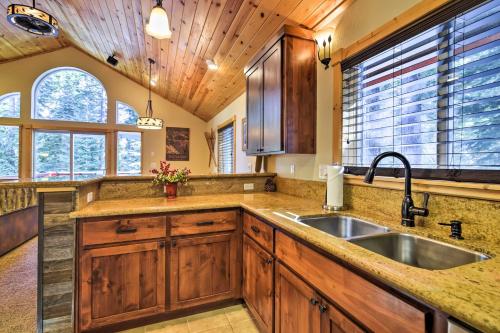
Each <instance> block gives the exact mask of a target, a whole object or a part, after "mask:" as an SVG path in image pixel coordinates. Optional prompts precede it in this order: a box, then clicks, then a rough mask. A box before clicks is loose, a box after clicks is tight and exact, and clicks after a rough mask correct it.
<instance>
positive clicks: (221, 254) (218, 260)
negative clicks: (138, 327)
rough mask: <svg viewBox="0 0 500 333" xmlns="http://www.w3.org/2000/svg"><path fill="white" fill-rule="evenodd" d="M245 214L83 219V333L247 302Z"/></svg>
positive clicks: (80, 308)
mask: <svg viewBox="0 0 500 333" xmlns="http://www.w3.org/2000/svg"><path fill="white" fill-rule="evenodd" d="M239 220H240V212H239V210H224V211H203V212H188V213H179V214H174V215H163V216H154V215H145V216H123V217H112V218H89V219H80V220H79V221H78V229H77V233H78V245H79V246H78V270H77V275H78V296H77V300H76V302H77V303H76V304H77V305H76V308H77V310H78V321H77V322H78V327H77V328H78V331H88V330H94V329H101V331H102V329H106V331H109V332H112V331H116V330H117V329H116V328H117V327H118V326H117V325H121V324H123V323H124V322H126V321H129V320H148V318H152V317H155V318H162V315H169V314H173V313H175V311H176V310H181V309H187V308H191V307H199V306H201V305H208V304H211V303H215V302H219V301H224V300H233V299H234V300H235V299H240V298H241V262H242V260H241V256H242V254H241V251H242V250H241V242H242V232H241V229H242V226H241V222H240V221H239Z"/></svg>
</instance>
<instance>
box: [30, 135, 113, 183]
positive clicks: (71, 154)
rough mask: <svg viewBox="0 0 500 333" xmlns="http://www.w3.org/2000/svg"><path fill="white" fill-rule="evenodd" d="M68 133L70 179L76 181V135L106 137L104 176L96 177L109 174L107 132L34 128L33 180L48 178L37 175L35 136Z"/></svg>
mask: <svg viewBox="0 0 500 333" xmlns="http://www.w3.org/2000/svg"><path fill="white" fill-rule="evenodd" d="M37 132H38V133H67V134H69V136H70V139H69V175H68V177H69V178H70V179H75V175H74V140H73V137H74V135H75V134H76V135H78V134H87V135H102V136H103V137H104V153H105V156H104V163H105V165H104V175H101V176H99V175H96V176H95V177H104V176H106V175H108V174H109V166H110V157H109V136H108V135H107V133H106V131H96V130H86V129H83V128H82V129H64V128H54V129H51V128H33V132H32V135H31V174H32V177H33V178H46V177H43V176H37V175H36V174H35V170H36V169H35V162H36V159H35V153H36V143H35V136H36V133H37Z"/></svg>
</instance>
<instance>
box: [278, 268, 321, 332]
mask: <svg viewBox="0 0 500 333" xmlns="http://www.w3.org/2000/svg"><path fill="white" fill-rule="evenodd" d="M275 286H276V287H275V288H276V290H275V293H276V296H275V300H276V301H275V332H276V333H288V332H301V333H319V332H320V328H321V313H320V311H319V309H318V304H319V300H318V296H317V294H316V292H315V291H314V289H312V288H311V287H310V286H309V285H307V284H306V283H305V282H304V281H302V280H301V279H300V278H299V277H297V276H296V275H295V274H293V273H292V272H290V271H289V270H288V269H286V268H285V266H283V265H281V264H277V265H276V284H275Z"/></svg>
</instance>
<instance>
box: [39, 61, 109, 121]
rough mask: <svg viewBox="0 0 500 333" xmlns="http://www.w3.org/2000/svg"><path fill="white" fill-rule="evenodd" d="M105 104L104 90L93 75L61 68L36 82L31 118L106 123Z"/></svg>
mask: <svg viewBox="0 0 500 333" xmlns="http://www.w3.org/2000/svg"><path fill="white" fill-rule="evenodd" d="M107 104H108V101H107V96H106V91H105V90H104V87H103V85H102V84H101V82H99V80H97V79H96V78H95V77H94V76H93V75H90V74H89V73H86V72H84V71H81V70H79V69H74V68H63V69H58V70H55V71H52V72H50V73H48V74H47V75H45V77H43V78H42V79H41V80H40V81H39V82H38V85H37V86H36V90H35V107H34V114H33V118H35V119H47V120H62V121H78V122H89V123H106V119H107Z"/></svg>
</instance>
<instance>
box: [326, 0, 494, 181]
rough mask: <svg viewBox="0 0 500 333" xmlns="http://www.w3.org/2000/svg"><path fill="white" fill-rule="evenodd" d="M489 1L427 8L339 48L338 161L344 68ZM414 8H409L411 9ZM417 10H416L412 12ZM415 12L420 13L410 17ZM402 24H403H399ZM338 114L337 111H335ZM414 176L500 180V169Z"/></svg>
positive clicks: (392, 171)
mask: <svg viewBox="0 0 500 333" xmlns="http://www.w3.org/2000/svg"><path fill="white" fill-rule="evenodd" d="M486 1H488V0H470V1H465V0H459V1H454V2H451V3H448V4H446V5H444V6H440V7H438V8H427V7H428V6H426V12H425V13H424V14H423V15H422V14H413V13H412V14H407V13H403V14H402V16H403V15H405V14H406V15H408V17H405V19H406V22H405V20H401V23H393V22H390V23H388V24H386V25H384V26H382V27H381V28H379V29H378V30H376V31H374V32H373V33H372V34H371V36H370V37H369V38H365V39H361V41H363V42H362V43H359V42H357V43H354V44H353V45H351V46H350V47H348V48H346V49H340V50H339V51H337V52H336V53H335V55H334V57H333V59H334V65H333V67H334V73H333V76H334V85H335V88H334V111H336V110H338V111H339V112H337V115H336V116H334V129H333V130H334V133H337V135H335V134H334V139H333V146H334V147H333V156H334V161H335V162H340V163H341V162H342V158H343V138H342V135H343V132H342V131H343V125H342V122H343V121H342V117H343V96H342V81H343V75H342V73H343V70H344V69H346V68H349V67H352V66H354V65H356V64H358V63H361V62H363V61H364V60H367V59H369V58H371V57H373V56H374V55H377V54H380V53H381V52H383V51H384V50H387V49H388V48H390V47H392V46H394V45H397V44H399V43H401V42H402V41H404V40H406V39H408V38H411V37H413V36H415V35H417V34H419V33H421V32H423V31H425V30H427V29H429V28H432V27H434V26H436V25H439V24H441V23H443V22H446V21H447V20H449V19H451V18H453V17H454V16H456V15H458V14H460V13H462V12H464V11H467V10H469V9H471V8H473V7H475V6H478V5H480V4H482V3H485V2H486ZM411 10H414V8H410V11H411ZM413 12H414V13H418V11H417V10H414V11H413ZM412 15H420V16H417V17H411V16H412ZM398 24H400V26H398ZM334 114H335V112H334ZM367 170H368V167H358V166H346V170H345V173H347V174H351V175H364V174H365V173H366V171H367ZM377 175H378V176H388V177H396V178H398V177H403V176H404V169H403V168H383V167H379V168H377ZM412 176H413V177H414V178H419V179H429V180H450V181H456V182H473V183H494V184H496V183H500V170H481V169H419V168H415V169H412Z"/></svg>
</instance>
